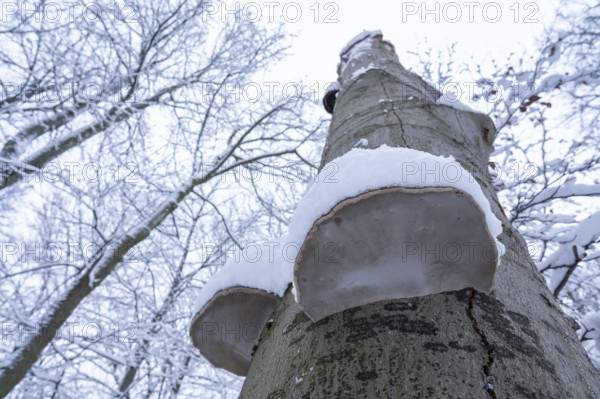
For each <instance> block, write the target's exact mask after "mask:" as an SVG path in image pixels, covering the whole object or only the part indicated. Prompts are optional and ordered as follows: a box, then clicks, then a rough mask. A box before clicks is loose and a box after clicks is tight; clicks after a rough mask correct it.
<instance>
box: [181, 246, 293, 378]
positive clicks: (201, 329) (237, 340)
mask: <svg viewBox="0 0 600 399" xmlns="http://www.w3.org/2000/svg"><path fill="white" fill-rule="evenodd" d="M271 244H273V243H271ZM259 250H260V249H259ZM272 250H273V246H269V247H268V251H267V252H268V253H269V254H268V257H267V256H257V257H256V258H254V259H252V260H248V259H242V260H241V261H237V262H236V261H231V262H228V263H227V264H226V265H225V266H224V267H223V268H222V269H221V270H219V272H217V273H216V274H215V275H214V276H213V277H212V278H211V279H210V280H209V281H208V282H207V283H206V285H205V286H204V288H203V289H202V291H201V292H200V295H199V297H198V300H197V306H196V311H195V312H194V317H193V318H192V321H191V323H190V328H189V334H190V337H191V339H192V342H193V344H194V346H195V347H196V348H198V350H199V351H200V353H201V354H202V356H204V357H205V358H206V359H207V360H208V361H209V362H210V363H212V364H213V365H214V366H216V367H219V368H223V369H225V370H227V371H229V372H231V373H234V374H237V375H240V376H245V375H246V373H247V372H248V368H249V367H250V361H251V359H252V353H253V348H254V346H255V345H256V344H257V343H258V339H259V338H260V334H261V332H262V329H263V326H264V325H265V323H266V322H267V320H268V319H269V317H271V314H272V313H273V310H274V309H275V306H276V305H277V304H278V303H279V300H280V299H281V297H282V296H283V294H284V292H285V290H286V289H287V288H288V286H289V284H290V282H291V270H290V269H289V268H287V266H286V265H285V264H283V263H282V260H281V256H277V250H275V252H274V253H273V252H272ZM261 254H262V255H265V250H264V248H263V250H262V251H261Z"/></svg>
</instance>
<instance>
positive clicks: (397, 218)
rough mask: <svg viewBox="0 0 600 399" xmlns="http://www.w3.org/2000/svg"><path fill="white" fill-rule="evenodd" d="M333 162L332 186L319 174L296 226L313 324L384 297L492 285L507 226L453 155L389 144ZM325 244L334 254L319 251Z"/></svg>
mask: <svg viewBox="0 0 600 399" xmlns="http://www.w3.org/2000/svg"><path fill="white" fill-rule="evenodd" d="M332 163H335V164H336V166H335V170H336V171H337V173H336V174H335V176H334V177H335V179H336V182H335V184H327V179H322V176H320V178H319V179H318V180H317V181H316V182H315V183H314V184H313V185H312V186H311V187H310V188H309V190H308V191H307V193H306V195H305V196H304V198H303V199H302V201H301V203H300V204H299V206H298V208H297V211H296V213H295V214H294V218H293V220H292V223H291V226H290V239H291V240H292V241H296V242H302V243H303V244H302V246H301V249H300V252H299V254H298V256H297V257H296V259H295V264H294V271H293V273H294V276H293V280H294V281H293V282H294V287H295V290H296V301H297V302H298V303H299V304H300V306H301V307H302V308H303V310H304V312H305V313H306V314H307V315H308V316H309V317H310V318H311V319H312V320H314V321H318V320H320V319H322V318H324V317H327V316H329V315H331V314H334V313H337V312H340V311H343V310H346V309H349V308H353V307H356V306H361V305H365V304H368V303H372V302H377V301H381V300H389V299H400V298H410V297H415V296H425V295H430V294H435V293H440V292H445V291H454V290H460V289H463V288H467V287H473V288H475V289H477V290H479V291H481V292H486V293H489V292H490V291H491V290H492V288H493V284H494V275H495V271H496V268H497V266H498V262H499V258H500V256H501V255H502V253H503V251H504V247H503V246H502V244H500V243H499V242H498V241H497V239H496V237H497V236H498V235H499V234H500V233H501V232H502V225H501V223H500V221H499V220H498V219H497V218H496V217H495V215H494V214H493V213H492V211H491V208H490V205H489V203H488V201H487V199H486V197H485V196H484V194H483V192H482V191H481V188H480V187H479V185H478V183H477V182H476V181H475V179H474V178H473V176H471V175H470V174H469V173H468V172H467V171H466V170H465V169H464V168H462V166H461V165H460V164H458V162H456V161H455V160H454V158H452V157H440V156H435V155H432V154H428V153H425V152H422V151H417V150H412V149H407V148H391V147H387V146H382V147H379V148H378V149H371V150H368V149H353V150H351V151H350V152H348V153H346V154H345V155H343V156H341V157H339V158H337V159H335V160H333V161H332ZM325 171H327V166H325V167H324V168H323V172H325ZM432 171H437V173H432ZM323 174H324V175H325V174H326V173H323ZM330 183H332V182H330ZM317 198H318V199H319V200H318V201H317V200H316V199H317ZM325 243H329V244H330V245H331V243H333V247H334V250H333V253H329V254H328V256H324V254H323V253H321V254H320V256H312V254H313V252H314V249H315V248H322V247H323V246H324V245H325ZM314 253H316V252H314Z"/></svg>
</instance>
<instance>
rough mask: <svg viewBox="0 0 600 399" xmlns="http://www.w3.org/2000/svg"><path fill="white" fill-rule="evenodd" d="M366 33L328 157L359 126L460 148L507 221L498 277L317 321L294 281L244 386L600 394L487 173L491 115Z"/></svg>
mask: <svg viewBox="0 0 600 399" xmlns="http://www.w3.org/2000/svg"><path fill="white" fill-rule="evenodd" d="M367 40H371V47H370V48H367V50H366V51H362V52H360V53H358V54H355V56H351V58H350V59H349V60H346V61H347V62H346V66H345V68H340V70H339V71H338V72H340V83H341V91H340V93H339V95H338V99H337V104H336V106H335V111H334V114H333V119H332V122H331V126H330V128H329V135H328V137H327V143H326V146H325V149H324V152H323V159H322V161H323V162H322V163H321V165H324V164H325V163H327V162H330V161H332V160H334V159H335V158H336V157H339V156H341V155H343V154H344V153H346V152H348V151H350V150H351V149H352V148H353V146H354V145H355V144H356V143H357V142H358V141H359V140H360V139H363V138H364V139H367V140H368V147H369V148H377V147H379V146H380V145H382V144H386V145H388V146H392V147H408V148H413V149H417V150H421V151H426V152H429V153H432V154H434V155H442V156H448V155H452V156H454V158H455V159H456V160H457V161H458V162H459V163H460V164H461V165H462V166H463V167H464V168H465V169H466V170H468V171H470V172H471V174H472V175H473V176H474V178H475V179H476V180H477V182H478V183H479V184H480V186H481V188H482V190H483V192H484V194H485V195H486V197H487V199H488V200H489V202H490V204H491V206H492V210H493V212H494V213H495V215H496V216H497V217H498V218H499V219H500V220H501V221H502V223H503V228H504V230H503V233H502V235H501V236H500V237H499V239H500V241H501V242H502V243H503V244H504V245H505V247H506V253H505V254H504V256H503V257H502V258H501V263H500V265H499V267H498V271H497V274H496V281H495V288H494V290H493V292H492V294H491V295H485V294H483V293H480V292H477V291H475V290H473V289H465V290H462V291H457V292H446V293H441V294H436V295H429V296H426V297H419V298H411V299H403V300H392V301H383V302H377V303H372V304H369V305H366V306H362V307H358V308H353V309H349V310H347V311H344V312H341V313H337V314H334V315H332V316H330V317H327V318H325V319H323V320H321V321H319V322H317V323H313V322H312V321H311V320H310V319H309V318H308V317H307V316H306V315H305V314H304V313H303V312H302V310H301V309H300V307H299V306H298V305H297V304H296V302H295V301H294V297H293V294H292V293H291V291H290V290H288V292H287V293H286V295H285V297H284V299H283V300H282V301H281V303H280V304H279V306H278V307H277V308H276V310H275V313H274V315H273V323H272V325H270V326H267V327H265V329H264V330H263V333H262V337H261V340H260V343H259V346H258V348H257V350H256V352H255V354H254V357H253V359H252V364H251V366H250V370H249V372H248V375H247V378H246V381H245V383H244V386H243V389H242V393H241V398H248V399H255V398H271V399H274V398H282V399H283V398H286V399H287V398H486V397H489V398H590V399H592V398H600V379H599V376H598V372H597V371H596V369H595V368H594V367H593V365H592V363H591V362H590V360H589V358H588V357H587V354H586V353H585V351H584V349H583V347H582V345H581V344H580V342H579V340H578V338H577V335H576V333H575V331H576V328H577V323H575V322H574V321H573V320H571V319H569V318H568V317H566V316H565V315H564V314H563V312H562V311H561V310H560V308H559V307H558V305H557V303H556V302H555V300H554V298H553V296H552V294H551V293H550V291H549V290H548V288H547V286H546V283H545V281H544V280H543V278H542V276H541V275H540V273H539V272H538V271H537V269H536V267H535V265H534V263H533V262H532V260H531V258H530V257H529V254H528V251H527V248H526V245H525V242H524V240H523V238H522V237H521V236H520V235H519V233H518V232H517V231H516V229H514V228H513V227H512V226H511V225H510V224H509V222H508V220H507V218H506V216H505V215H504V214H503V211H502V209H501V207H500V205H499V203H498V200H497V197H496V193H495V191H494V188H493V187H492V185H491V183H490V179H489V176H488V172H487V166H488V157H489V154H490V153H491V151H492V143H493V139H494V135H495V129H494V125H493V123H492V121H491V120H490V119H489V118H488V117H487V116H486V115H483V114H479V113H475V112H468V111H463V110H458V109H455V108H453V107H450V106H446V105H439V104H436V100H437V98H438V97H439V93H438V92H437V91H436V90H435V89H433V88H432V87H430V86H428V85H427V84H426V83H425V82H424V81H423V80H422V79H421V78H419V77H418V76H416V75H415V74H413V73H411V72H409V71H407V70H406V69H405V68H403V67H402V66H401V65H400V63H399V61H398V58H397V56H396V54H395V52H394V50H393V47H392V46H391V45H390V44H389V43H386V42H384V41H383V40H382V39H381V37H379V38H377V37H376V38H374V39H367ZM363 44H364V43H363ZM350 55H351V54H350ZM342 56H343V57H342V59H343V62H344V54H342ZM345 56H346V57H348V56H349V54H345ZM438 173H440V172H439V171H438ZM448 211H449V212H451V211H452V210H448ZM449 228H452V227H451V226H449Z"/></svg>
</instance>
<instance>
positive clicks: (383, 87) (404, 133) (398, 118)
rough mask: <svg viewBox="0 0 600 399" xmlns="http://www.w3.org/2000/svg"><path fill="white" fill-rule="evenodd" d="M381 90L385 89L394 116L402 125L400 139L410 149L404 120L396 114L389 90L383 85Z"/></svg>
mask: <svg viewBox="0 0 600 399" xmlns="http://www.w3.org/2000/svg"><path fill="white" fill-rule="evenodd" d="M381 88H382V89H383V93H384V94H385V96H386V97H387V99H388V100H391V102H392V109H391V111H392V113H393V114H394V116H395V117H396V119H397V120H398V123H399V124H400V130H401V131H402V134H401V135H400V139H401V140H402V142H403V143H404V145H405V146H406V148H410V146H409V145H408V142H407V141H406V138H404V136H405V135H406V132H405V131H404V124H403V123H402V119H400V116H398V114H397V113H396V108H395V107H394V100H393V99H392V98H391V97H390V95H389V94H388V92H387V90H386V89H385V85H384V84H383V83H381Z"/></svg>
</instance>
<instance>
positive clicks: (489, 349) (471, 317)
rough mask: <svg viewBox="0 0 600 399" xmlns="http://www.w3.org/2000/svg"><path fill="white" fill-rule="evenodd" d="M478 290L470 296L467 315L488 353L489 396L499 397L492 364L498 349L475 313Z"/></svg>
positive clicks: (484, 370)
mask: <svg viewBox="0 0 600 399" xmlns="http://www.w3.org/2000/svg"><path fill="white" fill-rule="evenodd" d="M476 295H477V292H476V291H475V290H472V292H471V296H470V297H469V303H468V305H467V317H468V318H469V320H471V324H472V325H473V329H474V330H475V332H476V333H477V335H479V337H480V338H481V343H482V344H483V348H484V349H485V352H486V353H487V357H486V359H485V363H484V364H483V375H484V380H485V381H484V382H485V390H486V391H487V393H488V395H489V397H490V398H491V399H497V396H496V391H495V390H494V376H493V375H492V366H493V365H494V359H495V358H496V350H495V348H494V345H492V344H490V341H488V339H487V337H486V335H485V333H484V332H483V330H482V329H481V328H480V327H479V323H478V322H477V319H476V318H475V316H474V315H473V306H474V305H475V296H476Z"/></svg>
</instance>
